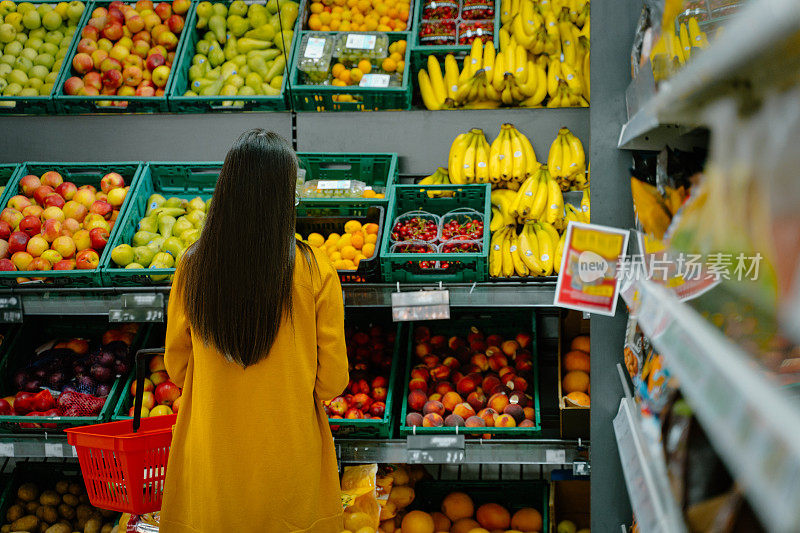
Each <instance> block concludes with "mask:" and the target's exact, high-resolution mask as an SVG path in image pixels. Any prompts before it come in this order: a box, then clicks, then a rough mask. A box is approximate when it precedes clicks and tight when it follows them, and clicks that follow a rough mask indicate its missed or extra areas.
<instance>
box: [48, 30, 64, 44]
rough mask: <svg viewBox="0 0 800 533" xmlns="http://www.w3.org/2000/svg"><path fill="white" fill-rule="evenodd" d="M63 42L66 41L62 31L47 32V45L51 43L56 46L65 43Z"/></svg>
mask: <svg viewBox="0 0 800 533" xmlns="http://www.w3.org/2000/svg"><path fill="white" fill-rule="evenodd" d="M63 40H64V34H63V33H62V32H60V31H58V30H53V31H49V32H47V35H46V36H45V38H44V41H45V42H46V43H51V44H54V45H56V46H58V45H60V44H61V41H63Z"/></svg>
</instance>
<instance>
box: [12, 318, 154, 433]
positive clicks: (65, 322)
mask: <svg viewBox="0 0 800 533" xmlns="http://www.w3.org/2000/svg"><path fill="white" fill-rule="evenodd" d="M109 329H114V325H113V324H109V323H108V322H107V321H104V320H87V319H86V317H79V318H78V317H69V318H67V317H60V318H58V319H43V318H40V319H26V321H25V324H23V325H22V326H21V327H20V328H19V329H18V330H17V332H16V333H15V334H13V335H12V337H11V338H10V340H9V342H8V343H3V346H2V350H1V351H0V353H2V358H1V359H0V396H9V395H14V394H16V393H17V392H18V391H17V390H15V389H14V387H13V384H12V383H11V377H12V374H13V373H14V372H16V371H17V370H19V369H20V368H21V367H22V366H23V365H24V364H25V363H26V361H27V359H28V358H29V357H30V355H31V354H32V353H33V350H34V349H35V348H37V347H38V346H40V345H41V344H44V343H45V342H47V341H49V340H51V339H54V338H59V339H69V338H73V337H78V338H80V337H83V338H86V339H87V340H89V342H90V350H91V349H92V347H94V346H97V344H98V343H99V340H100V338H101V337H102V335H103V333H105V332H106V331H107V330H109ZM149 331H150V329H149V328H148V327H147V326H145V325H142V326H140V328H139V331H138V333H137V334H136V337H135V339H134V341H133V344H132V345H131V361H133V356H134V354H135V353H136V350H137V349H138V348H139V347H140V346H141V345H142V344H143V343H144V342H146V340H147V338H148V337H149ZM124 379H125V378H124V377H123V376H118V377H117V379H116V380H114V384H113V385H112V386H111V392H109V394H108V396H107V397H106V403H105V405H104V406H103V409H102V411H101V412H100V414H99V415H97V416H71V417H56V418H48V417H34V416H16V415H8V416H0V428H2V430H3V431H11V432H17V431H24V432H30V431H53V429H44V428H42V429H39V428H36V429H20V427H19V424H20V423H40V424H56V426H57V428H58V429H63V428H65V427H74V426H83V425H87V424H98V423H100V422H107V421H108V420H109V419H110V417H111V415H112V414H113V413H114V408H115V406H116V405H117V398H118V395H119V393H120V390H121V386H122V382H123V380H124Z"/></svg>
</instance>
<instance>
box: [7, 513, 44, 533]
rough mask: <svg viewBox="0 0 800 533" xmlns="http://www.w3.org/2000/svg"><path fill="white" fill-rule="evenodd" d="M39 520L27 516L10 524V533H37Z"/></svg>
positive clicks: (30, 515)
mask: <svg viewBox="0 0 800 533" xmlns="http://www.w3.org/2000/svg"><path fill="white" fill-rule="evenodd" d="M38 527H39V519H38V518H36V517H35V516H34V515H32V514H29V515H28V516H23V517H22V518H20V519H19V520H14V523H13V524H11V531H38Z"/></svg>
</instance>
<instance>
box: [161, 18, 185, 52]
mask: <svg viewBox="0 0 800 533" xmlns="http://www.w3.org/2000/svg"><path fill="white" fill-rule="evenodd" d="M178 18H180V17H178ZM156 42H157V43H158V44H160V45H161V46H163V47H164V48H166V49H167V51H170V50H175V47H177V46H178V36H177V35H175V34H174V33H172V32H171V31H169V30H167V31H165V32H163V33H162V34H161V35H159V36H158V38H157V39H156ZM167 59H169V58H167Z"/></svg>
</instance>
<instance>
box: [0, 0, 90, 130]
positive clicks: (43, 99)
mask: <svg viewBox="0 0 800 533" xmlns="http://www.w3.org/2000/svg"><path fill="white" fill-rule="evenodd" d="M60 2H61V0H37V1H35V2H34V4H35V5H39V4H52V5H53V6H55V5H56V4H58V3H60ZM14 3H15V4H21V3H22V2H14ZM90 3H91V2H90V1H89V0H84V4H85V5H86V8H85V9H84V10H83V15H82V16H81V18H80V20H78V29H77V30H76V31H75V33H74V34H73V36H72V40H71V41H70V44H69V47H67V55H66V56H64V61H63V63H62V64H61V68H59V70H58V75H57V76H56V81H55V83H54V84H53V90H52V91H50V94H48V95H47V96H3V97H0V114H2V115H49V114H53V113H55V112H56V104H55V100H54V95H55V94H56V92H57V90H58V88H59V87H61V86H62V85H63V80H64V79H66V78H65V77H64V75H65V73H66V72H69V70H70V65H71V59H70V58H72V56H73V55H74V51H75V48H76V47H77V46H78V41H79V40H80V33H81V32H80V29H81V28H83V26H85V25H86V21H88V20H89V17H90V14H91V12H92V10H91V8H90V6H89V4H90ZM68 59H70V60H69V61H68Z"/></svg>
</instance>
